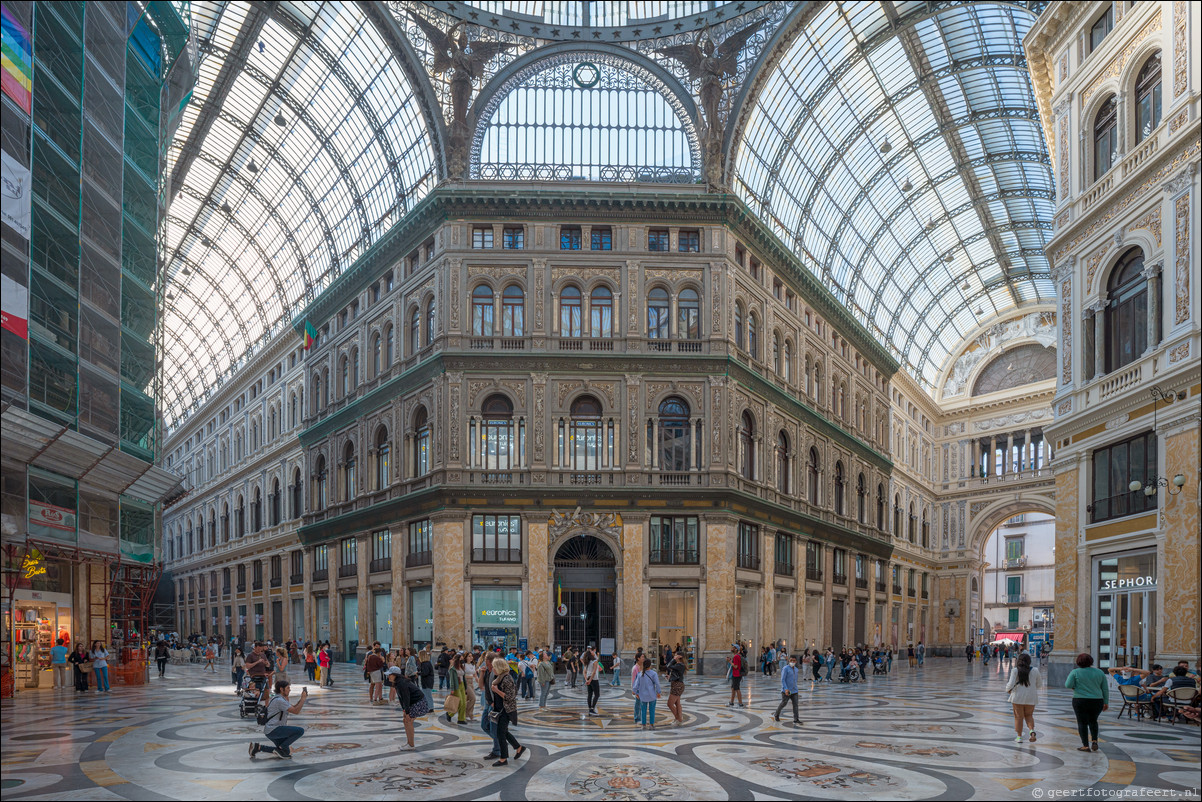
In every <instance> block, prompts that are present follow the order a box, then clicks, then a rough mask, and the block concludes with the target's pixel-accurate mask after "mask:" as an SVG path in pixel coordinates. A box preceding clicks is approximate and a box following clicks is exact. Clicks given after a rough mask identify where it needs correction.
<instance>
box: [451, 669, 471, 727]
mask: <svg viewBox="0 0 1202 802" xmlns="http://www.w3.org/2000/svg"><path fill="white" fill-rule="evenodd" d="M464 682H465V678H464V673H463V655H461V654H456V655H454V656H453V657H451V664H450V666H448V667H447V689H448V690H449V691H450V694H451V696H454V697H455V698H456V699H457V700H458V701H459V704H458V706H457V708H456V709H455V711H454V712H451V713H447V723H448V724H450V723H451V717H452V716H458V722H457V723H459V724H466V723H467V686H466V685H465V684H464Z"/></svg>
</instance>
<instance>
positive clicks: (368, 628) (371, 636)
mask: <svg viewBox="0 0 1202 802" xmlns="http://www.w3.org/2000/svg"><path fill="white" fill-rule="evenodd" d="M373 539H374V535H370V534H367V535H361V536H360V537H359V538H358V543H356V544H355V552H356V554H357V555H358V557H359V562H358V563H356V565H357V566H358V567H357V568H356V570H355V574H356V577H355V578H356V583H355V584H356V585H357V588H356V590H355V594H356V596H357V597H358V599H359V631H358V633H356V635H355V637H356V638H357V639H358V641H359V653H358V654H356V655H355V661H356V662H358V660H359V654H363V653H364V652H365V651H366V650H367V649H368V648H369V647H370V646H371V642H372V641H373V640H375V620H376V600H375V598H374V597H373V596H372V593H371V588H370V586H369V585H368V582H367V577H368V569H369V568H370V567H371V554H372V553H371V547H372V540H373Z"/></svg>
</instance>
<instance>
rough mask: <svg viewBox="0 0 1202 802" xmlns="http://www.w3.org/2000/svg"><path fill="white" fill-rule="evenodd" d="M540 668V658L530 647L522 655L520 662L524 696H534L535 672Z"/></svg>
mask: <svg viewBox="0 0 1202 802" xmlns="http://www.w3.org/2000/svg"><path fill="white" fill-rule="evenodd" d="M537 670H538V658H537V657H535V656H534V652H532V651H530V650H529V649H527V650H526V653H525V654H524V655H522V659H521V661H520V662H519V663H518V671H519V673H520V675H521V677H522V698H523V699H533V698H534V673H535V672H536V671H537Z"/></svg>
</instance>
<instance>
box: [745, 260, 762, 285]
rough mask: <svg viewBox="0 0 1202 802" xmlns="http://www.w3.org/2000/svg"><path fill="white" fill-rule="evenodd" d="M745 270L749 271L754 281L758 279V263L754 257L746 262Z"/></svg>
mask: <svg viewBox="0 0 1202 802" xmlns="http://www.w3.org/2000/svg"><path fill="white" fill-rule="evenodd" d="M747 272H749V273H751V277H752V278H753V279H755V280H756V281H759V280H760V263H759V262H758V261H756V260H755V259H754V258H753V259H752V260H751V261H749V262H748V263H747Z"/></svg>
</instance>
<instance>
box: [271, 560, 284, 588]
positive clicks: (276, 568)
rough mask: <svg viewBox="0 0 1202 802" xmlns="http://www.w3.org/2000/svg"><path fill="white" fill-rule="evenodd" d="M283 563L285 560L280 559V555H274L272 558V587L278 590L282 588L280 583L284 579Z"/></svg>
mask: <svg viewBox="0 0 1202 802" xmlns="http://www.w3.org/2000/svg"><path fill="white" fill-rule="evenodd" d="M283 563H284V561H283V559H281V558H280V555H278V554H273V555H272V557H271V586H272V587H273V588H278V587H279V586H280V582H282V581H283V579H284V565H283Z"/></svg>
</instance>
